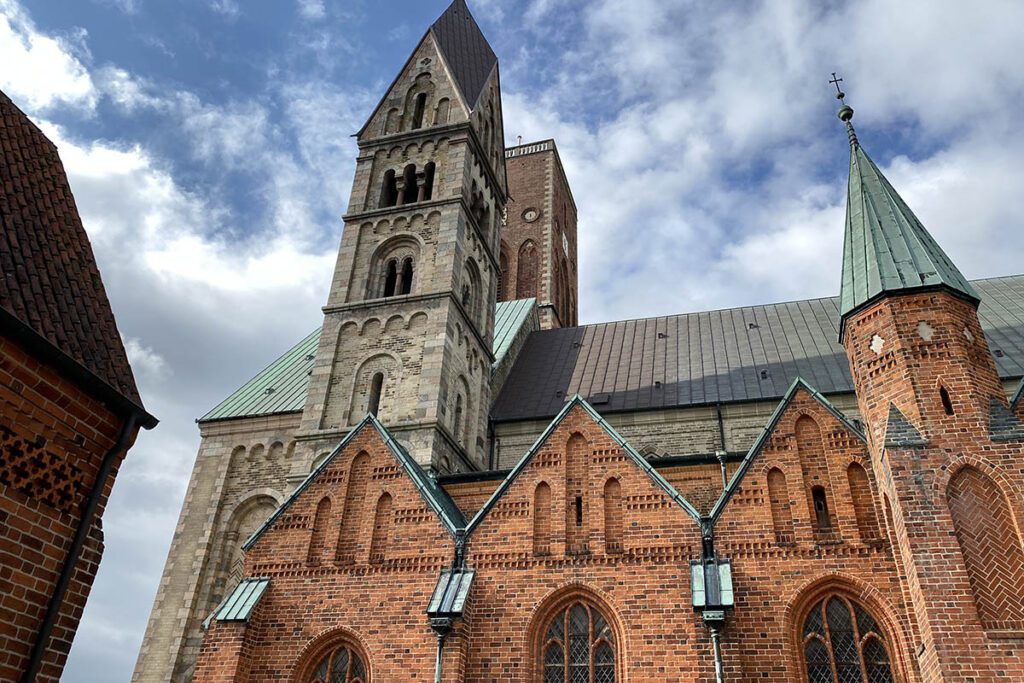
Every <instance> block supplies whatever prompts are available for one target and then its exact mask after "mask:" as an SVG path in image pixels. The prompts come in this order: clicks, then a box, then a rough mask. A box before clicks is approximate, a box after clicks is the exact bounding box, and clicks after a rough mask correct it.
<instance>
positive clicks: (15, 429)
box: [0, 338, 134, 681]
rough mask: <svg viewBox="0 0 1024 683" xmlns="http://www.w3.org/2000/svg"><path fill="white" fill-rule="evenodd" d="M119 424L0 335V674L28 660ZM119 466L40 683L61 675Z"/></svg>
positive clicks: (15, 674)
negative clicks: (86, 504) (103, 516)
mask: <svg viewBox="0 0 1024 683" xmlns="http://www.w3.org/2000/svg"><path fill="white" fill-rule="evenodd" d="M120 429H121V422H120V421H119V419H118V418H117V416H116V415H114V414H113V413H111V412H110V411H109V410H108V409H106V408H105V407H104V406H103V405H102V404H101V403H100V402H99V401H96V400H95V399H93V398H92V397H91V396H89V395H87V394H86V393H84V392H83V391H82V390H81V389H79V388H78V386H77V385H75V384H73V383H71V382H70V381H68V380H67V379H65V378H64V377H62V376H60V375H59V374H58V373H57V372H55V371H54V370H53V369H51V368H49V367H48V366H46V365H43V364H41V363H40V362H38V361H37V360H35V359H34V358H33V357H32V356H31V355H30V354H29V353H27V352H26V350H25V349H24V348H22V347H20V346H19V345H18V344H16V343H14V342H13V341H11V340H10V339H7V338H0V680H17V679H18V678H20V674H21V673H22V671H23V670H24V667H25V666H26V665H27V663H28V657H29V655H30V652H31V648H32V646H33V644H34V642H35V638H36V635H37V632H38V630H39V627H40V625H41V624H42V620H43V618H44V615H45V612H46V606H47V603H48V601H49V599H50V596H51V595H52V593H53V591H54V588H55V586H56V582H57V580H58V578H59V576H60V572H61V569H62V567H63V565H64V561H65V558H66V555H67V552H68V551H69V550H70V547H71V542H72V539H73V537H74V535H75V532H76V530H77V527H78V522H79V519H80V517H81V514H82V509H83V506H84V505H85V502H86V500H87V499H88V497H89V495H90V492H91V491H92V488H93V486H94V485H95V481H96V476H97V474H98V470H99V467H100V465H101V463H102V460H103V456H104V455H105V454H106V453H107V451H108V450H109V449H110V448H111V447H113V445H114V442H115V440H116V439H117V436H118V434H119V433H120ZM132 440H134V435H133V436H132ZM117 464H118V465H120V463H117ZM116 471H117V468H116V467H115V470H114V473H113V475H112V476H111V477H110V479H109V481H108V483H107V486H106V488H105V490H104V492H103V495H102V498H101V500H100V505H99V508H98V510H97V517H96V521H95V523H94V524H93V528H92V529H91V530H90V535H89V540H88V541H87V543H86V546H85V548H84V549H83V553H82V556H81V558H80V560H79V562H78V564H77V566H76V571H75V574H74V576H73V580H72V583H71V586H70V588H69V591H68V594H67V598H66V601H65V604H64V607H63V609H62V611H61V614H60V617H59V618H58V621H57V625H56V628H55V629H54V631H53V638H52V640H51V645H50V648H49V650H48V652H47V654H46V656H45V659H44V665H43V668H42V669H41V672H40V675H39V677H38V678H37V680H39V681H57V680H59V679H60V675H61V672H62V671H63V668H64V663H65V661H66V659H67V654H68V651H69V650H70V648H71V642H72V640H73V638H74V634H75V630H76V629H77V627H78V622H79V620H80V618H81V616H82V610H83V608H84V606H85V602H86V599H87V597H88V595H89V590H90V588H91V586H92V581H93V578H94V577H95V574H96V569H97V567H98V565H99V561H100V557H101V555H102V553H103V532H102V523H101V518H102V513H103V509H104V507H105V505H106V501H107V496H108V495H109V493H110V489H111V487H112V485H113V481H114V475H116Z"/></svg>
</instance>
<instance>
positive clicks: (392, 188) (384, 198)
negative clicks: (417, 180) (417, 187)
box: [380, 170, 398, 208]
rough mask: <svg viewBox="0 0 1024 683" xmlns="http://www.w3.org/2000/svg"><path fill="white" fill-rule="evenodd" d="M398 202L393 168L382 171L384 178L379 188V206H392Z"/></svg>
mask: <svg viewBox="0 0 1024 683" xmlns="http://www.w3.org/2000/svg"><path fill="white" fill-rule="evenodd" d="M397 202H398V188H397V184H396V181H395V172H394V170H389V171H385V172H384V180H383V182H382V183H381V188H380V206H381V208H384V207H388V206H394V205H395V204H396V203H397Z"/></svg>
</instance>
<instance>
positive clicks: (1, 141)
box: [0, 92, 156, 426]
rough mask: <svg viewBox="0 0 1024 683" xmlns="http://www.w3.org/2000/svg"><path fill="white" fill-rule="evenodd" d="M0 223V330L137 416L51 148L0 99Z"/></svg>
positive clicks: (128, 376)
mask: <svg viewBox="0 0 1024 683" xmlns="http://www.w3.org/2000/svg"><path fill="white" fill-rule="evenodd" d="M0 224H2V226H3V230H2V233H0V320H2V321H3V323H4V329H5V331H7V330H13V329H15V328H17V329H18V330H19V332H20V333H22V334H25V335H29V336H32V335H35V337H34V342H35V343H38V344H39V347H40V349H43V350H44V352H45V353H47V355H48V356H52V357H53V358H54V360H55V361H56V362H60V363H62V364H63V363H66V364H67V366H68V368H69V369H71V370H72V371H73V372H75V374H78V375H80V376H79V378H84V379H85V380H86V381H87V382H88V384H89V385H91V386H93V387H94V388H98V389H99V390H101V391H102V392H103V393H107V392H112V393H113V395H115V397H120V398H122V399H124V400H126V401H127V402H128V403H130V404H131V406H132V407H133V408H134V409H135V411H134V412H141V413H143V414H144V410H142V399H141V398H140V397H139V391H138V389H137V388H136V386H135V378H134V376H133V375H132V369H131V366H130V365H129V363H128V356H127V354H126V353H125V350H124V345H123V344H122V343H121V336H120V334H119V333H118V330H117V324H116V323H115V321H114V314H113V312H112V311H111V309H110V301H109V300H108V299H107V295H106V292H105V290H104V288H103V280H102V279H101V278H100V272H99V269H98V268H97V267H96V260H95V258H94V257H93V251H92V246H91V245H90V243H89V237H88V235H86V232H85V228H84V226H83V225H82V220H81V218H80V217H79V215H78V208H77V206H76V205H75V198H74V197H73V196H72V194H71V187H70V185H69V184H68V179H67V175H66V174H65V172H64V165H63V164H62V163H61V160H60V156H59V155H58V153H57V148H56V146H55V145H54V144H53V143H52V142H51V141H50V140H49V139H47V137H46V136H45V135H44V134H43V132H42V131H41V130H39V128H37V127H36V126H35V124H33V123H32V122H31V121H30V120H29V118H28V117H27V116H26V115H25V114H24V113H23V112H22V111H21V110H20V109H18V107H17V106H16V105H15V104H14V103H13V102H12V101H11V100H10V98H8V97H7V96H6V95H5V94H3V93H2V92H0ZM143 423H144V424H146V425H148V426H152V425H155V423H156V421H155V419H153V418H152V416H149V415H146V416H145V419H144V420H143Z"/></svg>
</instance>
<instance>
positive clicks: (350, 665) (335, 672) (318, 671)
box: [309, 645, 367, 683]
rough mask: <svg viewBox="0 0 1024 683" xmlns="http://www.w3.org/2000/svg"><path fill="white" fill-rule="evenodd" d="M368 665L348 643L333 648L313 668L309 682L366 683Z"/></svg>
mask: <svg viewBox="0 0 1024 683" xmlns="http://www.w3.org/2000/svg"><path fill="white" fill-rule="evenodd" d="M366 680H367V678H366V666H365V665H364V664H363V660H362V658H361V657H360V656H359V655H358V654H357V653H356V652H355V650H353V649H352V648H350V647H348V646H347V645H342V646H341V647H339V648H336V649H334V650H331V651H330V652H329V653H327V656H326V657H324V658H323V659H322V660H320V663H319V664H318V665H317V667H316V668H315V669H313V675H312V677H311V678H310V679H309V683H365V682H366Z"/></svg>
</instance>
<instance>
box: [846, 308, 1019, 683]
mask: <svg viewBox="0 0 1024 683" xmlns="http://www.w3.org/2000/svg"><path fill="white" fill-rule="evenodd" d="M844 345H845V346H846V349H847V354H848V356H849V359H850V365H851V369H852V371H853V376H854V378H855V382H856V384H857V387H858V400H859V403H860V405H861V412H862V414H863V415H864V416H865V418H866V422H867V425H868V436H869V443H870V452H871V454H872V462H873V463H874V464H875V468H876V470H877V471H878V473H879V480H880V483H879V485H880V488H881V489H882V492H883V494H884V496H885V498H884V499H885V500H887V501H889V503H890V505H891V508H892V510H891V514H889V510H888V509H886V511H885V512H886V514H888V515H889V517H891V524H890V525H889V526H890V531H891V534H892V538H893V539H894V540H895V542H896V544H897V547H898V550H899V552H898V560H899V562H900V564H901V566H902V567H904V569H905V573H906V577H907V578H906V584H905V586H904V591H905V592H906V594H907V595H908V598H909V600H908V601H909V603H910V604H911V605H912V616H913V619H914V620H915V621H916V629H917V632H918V635H919V638H920V644H919V660H920V666H921V672H922V678H923V679H924V680H926V681H937V680H946V681H952V680H957V681H960V680H976V681H1003V680H1005V681H1009V680H1024V653H1022V649H1021V648H1022V647H1024V632H1022V631H1021V630H1020V616H1021V614H1022V609H1024V607H1022V604H1021V599H1020V597H1019V596H1020V595H1021V594H1022V592H1024V565H1022V563H1024V560H1022V558H1024V554H1022V548H1021V539H1020V536H1019V532H1017V531H1012V532H1011V531H1010V529H1009V527H1010V526H1011V525H1016V528H1019V524H1020V520H1024V505H1022V501H1024V496H1022V491H1024V478H1022V476H1021V470H1020V465H1019V463H1020V459H1021V457H1022V456H1024V443H1022V441H1021V440H1020V439H1019V438H1017V439H1000V440H992V439H990V438H989V422H990V417H991V412H992V410H993V403H995V404H996V405H1000V406H1002V407H1004V408H1005V407H1006V406H1007V403H1006V397H1005V390H1004V387H1003V386H1002V384H1001V383H1000V381H999V379H998V376H997V374H996V370H995V365H994V362H993V359H992V356H991V355H990V353H989V349H988V346H987V343H986V341H985V337H984V335H983V334H982V333H981V329H980V325H979V323H978V319H977V315H976V312H975V309H974V306H973V305H972V304H970V303H968V302H966V301H963V300H962V299H959V298H957V297H954V296H952V295H950V294H948V293H945V292H931V293H919V294H912V295H905V296H899V297H890V298H887V299H884V300H882V301H880V302H879V303H877V304H875V305H873V306H871V307H869V308H867V309H865V310H863V311H860V312H858V313H857V314H856V315H854V316H853V317H851V318H850V319H849V320H848V321H847V323H846V332H845V339H844ZM943 388H945V389H946V391H947V393H948V396H949V403H950V405H949V406H948V408H947V406H945V405H944V404H943V400H942V396H941V390H942V389H943ZM890 404H892V405H894V406H895V407H896V408H898V409H899V410H900V411H901V412H902V414H903V415H904V416H905V417H906V421H907V422H909V423H910V425H912V427H913V428H915V429H916V430H917V431H918V432H919V433H920V435H921V439H920V443H919V445H906V444H904V445H897V444H896V443H887V434H886V426H887V423H888V414H889V410H890ZM994 546H999V547H1001V548H1003V549H1004V550H1003V551H1001V552H1000V553H998V557H997V556H996V553H995V552H994V551H993V550H992V548H993V547H994ZM968 554H969V555H970V556H971V557H970V558H969V559H968V558H967V557H966V555H968ZM997 596H998V597H997ZM997 603H998V604H999V607H998V608H996V607H994V605H995V604H997Z"/></svg>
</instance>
